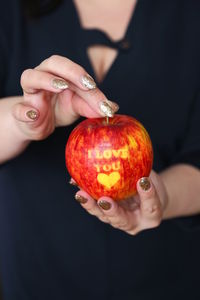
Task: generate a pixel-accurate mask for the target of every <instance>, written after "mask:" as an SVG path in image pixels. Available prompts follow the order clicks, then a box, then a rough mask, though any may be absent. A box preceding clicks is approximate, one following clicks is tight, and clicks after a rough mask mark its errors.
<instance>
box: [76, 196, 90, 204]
mask: <svg viewBox="0 0 200 300" xmlns="http://www.w3.org/2000/svg"><path fill="white" fill-rule="evenodd" d="M75 199H76V201H78V202H79V203H86V202H87V201H88V200H87V199H86V198H85V197H83V196H81V195H79V194H76V195H75Z"/></svg>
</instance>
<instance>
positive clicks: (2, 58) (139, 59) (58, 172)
mask: <svg viewBox="0 0 200 300" xmlns="http://www.w3.org/2000/svg"><path fill="white" fill-rule="evenodd" d="M17 2H18V1H15V0H7V1H5V2H4V6H1V10H0V97H5V96H11V95H21V94H22V91H21V88H20V84H19V80H20V75H21V73H22V71H23V70H24V69H26V68H30V67H35V66H36V65H38V64H39V63H40V62H41V61H42V60H44V59H45V58H47V57H49V56H50V55H52V54H58V55H62V56H66V57H68V58H70V59H72V60H74V61H75V62H77V63H79V64H80V65H82V66H83V67H85V68H86V70H87V71H88V73H89V74H91V75H92V76H94V72H93V70H92V66H91V64H90V62H89V59H88V57H87V52H86V48H87V46H88V45H91V44H95V43H101V44H107V45H110V46H112V47H117V48H118V49H119V55H118V57H117V59H116V60H115V62H114V63H113V65H112V67H111V68H110V70H109V72H108V74H107V75H106V78H105V79H104V81H103V83H102V84H100V88H101V89H102V91H103V92H104V93H105V94H106V95H107V97H108V98H110V99H112V100H115V101H117V102H118V103H119V104H120V111H119V113H121V114H128V115H132V116H134V117H135V118H136V119H138V120H140V121H141V122H142V123H143V124H144V126H145V127H146V129H147V130H148V132H149V134H150V136H151V138H152V142H153V147H154V157H155V158H154V166H153V168H154V170H155V171H157V172H159V171H161V170H163V169H164V168H166V167H168V166H170V165H172V164H175V163H178V162H185V163H190V164H192V165H195V166H200V133H199V132H200V130H199V129H200V126H199V116H200V93H199V87H200V86H199V79H200V39H199V36H200V32H199V31H200V18H199V12H200V2H199V1H196V0H190V1H187V0H181V1H178V0H168V1H164V0H163V1H160V0H139V1H138V4H137V6H136V10H135V12H134V15H133V17H132V19H131V21H130V24H129V27H128V30H127V33H126V36H125V39H124V40H123V41H119V42H118V43H112V41H110V40H109V39H108V38H107V37H106V36H105V34H103V33H102V32H100V31H99V30H83V29H82V28H81V26H80V23H79V19H78V15H77V12H76V10H75V7H74V5H73V4H72V2H71V1H65V2H64V3H63V4H62V5H61V6H60V7H59V8H58V9H57V10H56V11H54V12H53V13H51V14H49V15H47V16H44V17H42V18H40V19H38V20H32V21H30V20H29V21H28V20H27V19H26V18H24V17H23V15H22V12H21V11H20V7H19V4H18V3H17ZM73 126H74V125H73ZM73 126H70V127H67V128H59V129H56V131H55V133H54V134H53V135H52V136H50V137H49V138H48V139H46V140H44V141H40V142H33V143H31V145H30V146H29V147H28V149H27V150H26V151H25V152H24V153H23V154H22V155H20V156H19V157H18V158H16V159H13V160H11V161H10V162H8V163H6V164H4V165H2V166H1V167H0V240H1V246H0V266H1V279H2V284H3V291H4V299H5V300H18V299H19V300H35V299H37V300H40V299H41V300H44V299H48V300H51V299H53V300H55V299H59V300H64V299H65V300H66V299H69V300H72V299H87V300H94V299H95V300H99V299H101V300H102V299H104V300H121V299H123V300H132V299H134V300H143V299H144V300H146V299H154V300H160V299H162V300H169V299H175V300H177V299H200V289H199V270H200V259H199V253H200V236H199V231H198V230H197V228H198V226H199V227H200V218H199V216H196V217H191V218H180V219H179V220H178V219H174V220H170V221H164V222H163V223H162V224H161V226H160V227H159V228H157V229H153V230H147V231H144V232H142V233H140V234H139V235H137V236H136V237H133V236H130V235H127V234H126V233H124V232H122V231H120V230H116V229H114V228H112V227H111V226H109V225H107V224H104V223H102V222H100V221H99V220H98V219H96V218H95V217H93V216H91V215H89V214H88V213H87V212H86V211H84V209H83V208H82V207H81V206H80V205H79V204H78V203H76V202H75V201H74V193H75V189H74V188H73V187H71V186H70V185H69V184H68V183H67V181H68V180H69V175H67V173H66V169H65V160H64V151H65V144H66V141H67V137H68V134H69V133H70V132H71V130H72V128H73ZM13 146H14V145H13ZM190 200H191V201H192V199H190ZM180 225H181V226H180ZM191 229H193V230H191Z"/></svg>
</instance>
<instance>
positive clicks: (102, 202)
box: [98, 200, 111, 210]
mask: <svg viewBox="0 0 200 300" xmlns="http://www.w3.org/2000/svg"><path fill="white" fill-rule="evenodd" d="M98 205H99V206H100V207H101V208H103V209H104V210H109V209H110V208H111V204H110V202H107V201H105V200H100V201H99V202H98Z"/></svg>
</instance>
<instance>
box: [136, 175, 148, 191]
mask: <svg viewBox="0 0 200 300" xmlns="http://www.w3.org/2000/svg"><path fill="white" fill-rule="evenodd" d="M139 185H140V187H141V188H142V189H143V191H147V190H149V189H150V187H151V183H150V181H149V179H148V178H147V177H142V178H141V179H140V181H139Z"/></svg>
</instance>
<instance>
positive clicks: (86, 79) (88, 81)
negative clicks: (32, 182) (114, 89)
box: [81, 74, 97, 90]
mask: <svg viewBox="0 0 200 300" xmlns="http://www.w3.org/2000/svg"><path fill="white" fill-rule="evenodd" d="M81 83H82V85H83V86H84V87H86V88H88V89H89V90H93V89H95V88H96V86H97V85H96V83H95V81H94V79H93V78H92V77H91V76H90V75H88V74H87V75H83V76H82V77H81Z"/></svg>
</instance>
